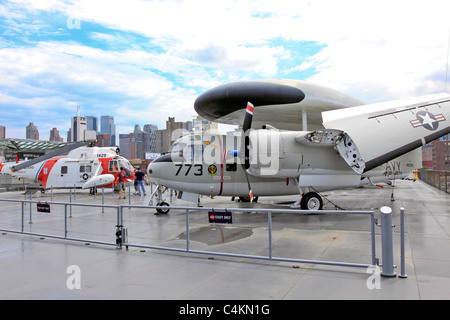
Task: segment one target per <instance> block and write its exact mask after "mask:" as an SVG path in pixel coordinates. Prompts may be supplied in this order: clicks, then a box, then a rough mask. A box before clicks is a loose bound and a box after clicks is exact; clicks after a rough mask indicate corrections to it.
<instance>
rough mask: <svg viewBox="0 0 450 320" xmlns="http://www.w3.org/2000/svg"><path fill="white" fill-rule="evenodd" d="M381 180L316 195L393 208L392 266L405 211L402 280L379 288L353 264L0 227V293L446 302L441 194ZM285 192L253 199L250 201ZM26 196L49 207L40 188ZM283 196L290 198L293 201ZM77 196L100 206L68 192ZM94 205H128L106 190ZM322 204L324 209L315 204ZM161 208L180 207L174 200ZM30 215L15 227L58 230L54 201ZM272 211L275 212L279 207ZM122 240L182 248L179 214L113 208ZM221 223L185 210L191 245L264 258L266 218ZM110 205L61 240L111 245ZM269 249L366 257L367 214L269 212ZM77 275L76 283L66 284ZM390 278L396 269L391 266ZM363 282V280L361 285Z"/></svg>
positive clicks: (5, 216)
mask: <svg viewBox="0 0 450 320" xmlns="http://www.w3.org/2000/svg"><path fill="white" fill-rule="evenodd" d="M395 185H396V187H395V188H394V199H395V201H391V191H392V188H391V187H385V188H377V187H366V188H360V189H348V190H340V191H333V192H326V193H324V195H326V196H327V198H329V199H330V200H331V201H332V202H333V203H335V204H337V205H339V206H340V207H343V208H345V209H348V210H353V209H358V210H360V209H363V210H375V211H376V216H377V217H378V215H379V208H380V207H382V206H390V207H392V209H393V223H394V224H395V225H396V228H394V229H393V233H394V262H395V264H397V265H398V266H399V267H400V237H399V231H400V230H399V227H398V226H399V212H400V207H404V208H405V211H406V274H407V275H408V277H407V278H406V279H400V278H398V277H394V278H385V277H381V279H380V282H379V284H380V286H381V287H380V289H376V288H374V289H372V290H371V289H369V288H368V281H369V282H370V279H369V277H370V276H371V275H372V274H371V273H368V272H367V270H366V269H364V268H351V267H337V266H326V265H318V264H304V263H289V262H277V261H266V260H254V259H245V258H235V257H221V256H213V255H201V254H191V253H183V252H171V251H162V250H155V249H145V250H144V249H142V248H136V247H130V248H129V249H128V250H126V249H125V248H122V249H116V248H115V247H114V246H106V245H100V244H95V243H90V244H89V245H88V244H87V243H85V242H74V241H65V240H59V239H52V238H48V237H39V236H30V235H23V234H16V233H11V232H2V233H0V241H1V242H0V243H1V246H0V261H1V272H0V283H1V286H0V299H199V300H204V299H208V300H225V299H275V300H279V299H288V300H291V299H450V272H449V270H450V195H448V194H446V193H444V192H441V191H439V190H437V189H435V188H433V187H431V186H428V185H426V184H425V183H423V182H421V181H416V182H412V181H396V183H395ZM0 198H2V199H6V198H8V199H24V195H23V194H22V193H19V192H8V193H1V194H0ZM292 199H294V198H292V197H290V198H288V197H279V198H273V199H270V198H262V199H260V202H259V203H258V206H259V207H263V208H272V207H274V205H273V203H274V202H283V201H286V200H292ZM33 200H39V201H48V202H50V194H45V195H41V194H37V195H36V196H35V197H34V198H33ZM53 200H54V201H55V202H63V201H68V200H69V194H68V192H67V191H64V192H62V191H58V192H56V191H55V193H54V195H53ZM294 200H295V199H294ZM74 201H76V202H79V203H100V202H101V196H97V197H96V198H94V197H92V196H89V195H87V194H86V193H79V192H78V193H77V194H76V200H74ZM202 202H203V205H204V206H214V207H220V206H224V207H237V206H241V205H242V206H244V207H248V204H239V203H235V202H231V201H230V199H229V198H216V199H214V200H211V199H209V198H202ZM105 203H109V204H120V203H128V200H119V199H117V196H116V195H112V194H111V193H110V191H107V192H106V194H105ZM131 203H132V204H142V205H146V204H147V203H148V196H147V197H146V198H144V197H138V196H132V198H131ZM325 203H326V204H325V208H326V209H334V207H333V206H332V205H331V204H330V203H328V202H327V201H325ZM172 205H182V206H184V205H190V204H189V203H186V202H182V201H181V200H174V201H173V202H172ZM56 207H57V206H52V213H36V212H35V208H34V207H33V209H32V210H33V213H32V222H33V223H32V224H29V223H28V222H29V205H28V204H26V205H25V216H24V217H25V221H26V223H25V231H32V232H37V233H44V234H50V233H51V234H57V235H61V234H62V230H63V229H62V226H63V222H64V221H63V218H62V213H61V212H63V211H62V210H63V209H62V207H60V208H59V209H56ZM283 208H287V207H286V206H285V207H283ZM20 211H21V208H20V204H16V203H9V202H1V203H0V228H1V229H9V230H12V229H14V230H20ZM124 211H125V212H124V213H125V217H124V225H125V227H127V228H128V231H129V241H130V243H132V244H133V243H142V244H150V245H162V246H166V245H168V246H173V247H179V248H183V247H184V245H185V232H184V231H185V227H186V223H185V214H184V211H171V212H170V213H169V214H168V215H154V214H153V213H154V210H153V209H145V210H144V209H124ZM233 220H234V221H233V222H234V223H233V225H210V224H209V223H208V221H207V213H206V212H204V211H202V212H192V213H191V215H190V240H191V241H190V248H191V249H192V250H205V251H220V252H232V253H245V254H252V255H265V254H267V247H268V245H267V216H266V215H265V214H259V213H235V214H234V215H233ZM115 223H116V211H114V210H113V211H111V210H110V209H105V212H101V209H100V208H93V207H92V208H91V207H78V208H75V207H74V208H73V212H72V218H70V219H69V221H68V227H69V236H71V237H75V238H88V239H90V238H92V239H93V240H98V241H107V242H114V240H115V237H114V233H115V229H114V227H115ZM376 234H377V235H376V243H377V244H376V250H377V257H378V258H380V260H381V237H380V230H379V228H377V230H376ZM272 237H273V255H274V256H280V257H288V258H298V259H318V260H332V261H348V262H356V263H369V262H370V221H369V219H368V218H367V216H358V217H357V216H353V215H339V216H330V215H322V214H319V215H300V214H298V213H295V214H294V213H279V214H274V215H273V235H272ZM71 265H76V266H78V267H79V270H80V273H79V275H80V277H79V280H80V285H81V288H80V289H69V288H68V285H67V281H68V279H69V280H71V279H72V278H71V277H72V276H73V274H72V273H68V272H67V269H68V267H69V266H71ZM396 272H397V273H400V270H399V268H397V269H396ZM371 283H372V284H373V283H374V282H371Z"/></svg>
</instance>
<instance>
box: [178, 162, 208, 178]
mask: <svg viewBox="0 0 450 320" xmlns="http://www.w3.org/2000/svg"><path fill="white" fill-rule="evenodd" d="M175 166H176V167H178V170H177V172H176V173H175V175H176V176H178V175H179V174H180V172H181V169H182V168H183V167H187V170H186V172H185V174H184V175H185V176H187V175H188V174H189V172H190V171H191V168H192V166H194V168H195V169H197V170H195V171H194V176H201V175H202V174H203V165H201V164H194V165H192V164H190V163H185V164H182V163H179V164H176V165H175Z"/></svg>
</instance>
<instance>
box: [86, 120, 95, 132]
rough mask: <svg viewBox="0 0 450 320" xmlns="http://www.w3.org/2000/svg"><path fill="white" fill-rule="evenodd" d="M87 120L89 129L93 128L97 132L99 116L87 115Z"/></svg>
mask: <svg viewBox="0 0 450 320" xmlns="http://www.w3.org/2000/svg"><path fill="white" fill-rule="evenodd" d="M86 121H87V123H86V124H87V129H88V130H93V131H95V132H98V118H97V117H94V116H87V117H86Z"/></svg>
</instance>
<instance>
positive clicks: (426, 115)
mask: <svg viewBox="0 0 450 320" xmlns="http://www.w3.org/2000/svg"><path fill="white" fill-rule="evenodd" d="M441 121H445V117H444V116H443V115H442V114H437V115H434V114H432V113H431V112H428V111H419V112H417V114H416V119H414V120H411V121H410V123H411V125H412V126H413V127H414V128H417V127H424V128H425V129H428V130H431V131H434V130H436V129H437V128H438V127H439V122H441Z"/></svg>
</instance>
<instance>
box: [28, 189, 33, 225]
mask: <svg viewBox="0 0 450 320" xmlns="http://www.w3.org/2000/svg"><path fill="white" fill-rule="evenodd" d="M32 200H33V199H32V196H31V192H30V221H29V222H28V223H29V224H32V223H33V219H32V217H31V211H32V209H33V208H32V206H33V204H32V203H31V201H32Z"/></svg>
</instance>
